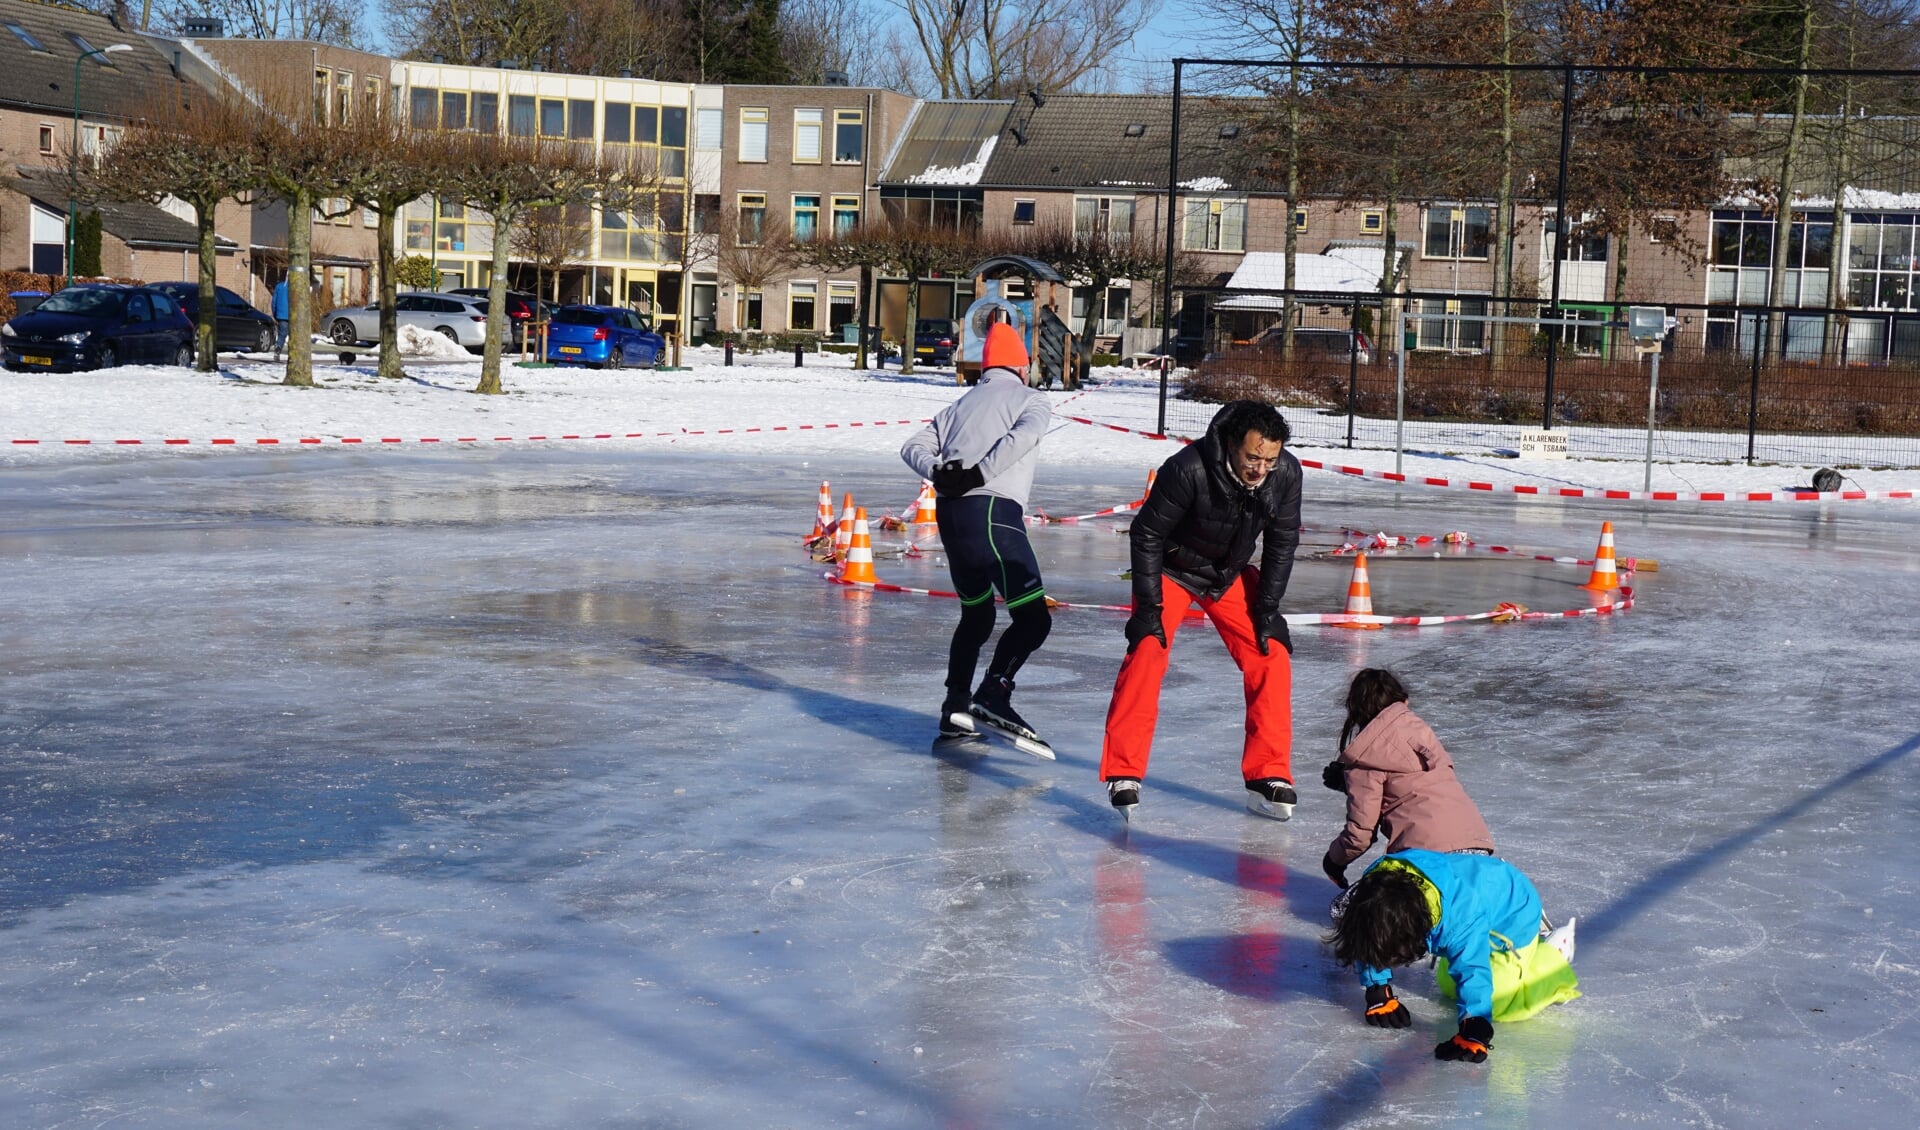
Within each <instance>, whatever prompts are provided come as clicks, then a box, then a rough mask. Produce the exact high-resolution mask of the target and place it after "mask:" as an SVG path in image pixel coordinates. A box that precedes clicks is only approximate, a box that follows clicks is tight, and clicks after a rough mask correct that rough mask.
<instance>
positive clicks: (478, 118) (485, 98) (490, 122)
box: [467, 94, 500, 133]
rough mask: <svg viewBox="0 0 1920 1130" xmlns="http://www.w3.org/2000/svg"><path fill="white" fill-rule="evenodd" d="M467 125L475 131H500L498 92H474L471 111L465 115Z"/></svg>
mask: <svg viewBox="0 0 1920 1130" xmlns="http://www.w3.org/2000/svg"><path fill="white" fill-rule="evenodd" d="M467 125H469V126H471V127H472V128H473V130H474V131H475V132H476V133H499V132H500V96H499V95H498V94H475V95H474V96H473V107H472V112H471V113H470V114H469V115H468V117H467Z"/></svg>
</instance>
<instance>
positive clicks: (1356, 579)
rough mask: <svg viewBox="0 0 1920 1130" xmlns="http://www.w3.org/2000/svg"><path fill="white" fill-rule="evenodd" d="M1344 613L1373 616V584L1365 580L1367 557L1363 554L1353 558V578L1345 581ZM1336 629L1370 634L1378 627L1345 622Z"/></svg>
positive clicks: (1352, 621)
mask: <svg viewBox="0 0 1920 1130" xmlns="http://www.w3.org/2000/svg"><path fill="white" fill-rule="evenodd" d="M1344 611H1345V612H1346V614H1347V615H1348V616H1371V615H1373V582H1371V581H1369V580H1368V579H1367V555H1366V554H1364V553H1360V554H1356V555H1355V556H1354V558H1353V576H1352V577H1350V578H1348V580H1347V607H1346V608H1345V609H1344ZM1337 627H1341V628H1359V629H1361V630H1363V631H1369V632H1371V631H1375V630H1377V629H1378V628H1379V627H1380V625H1378V624H1365V623H1361V622H1359V621H1355V620H1346V621H1342V622H1341V623H1340V624H1338V625H1337Z"/></svg>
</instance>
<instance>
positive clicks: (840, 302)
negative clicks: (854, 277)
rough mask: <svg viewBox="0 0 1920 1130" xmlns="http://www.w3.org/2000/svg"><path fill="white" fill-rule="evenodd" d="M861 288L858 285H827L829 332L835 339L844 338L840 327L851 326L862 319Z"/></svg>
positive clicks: (835, 283) (834, 283)
mask: <svg viewBox="0 0 1920 1130" xmlns="http://www.w3.org/2000/svg"><path fill="white" fill-rule="evenodd" d="M859 310H860V286H859V284H858V283H850V282H830V283H828V284H827V332H828V333H830V334H832V335H833V336H834V337H836V338H837V337H841V336H843V335H842V334H841V332H840V327H842V326H850V325H852V324H853V323H854V322H855V321H856V320H858V319H859V317H860V313H859Z"/></svg>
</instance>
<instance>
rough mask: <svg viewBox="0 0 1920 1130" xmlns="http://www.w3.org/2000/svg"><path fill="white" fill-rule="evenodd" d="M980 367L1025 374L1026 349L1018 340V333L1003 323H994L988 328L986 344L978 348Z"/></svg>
mask: <svg viewBox="0 0 1920 1130" xmlns="http://www.w3.org/2000/svg"><path fill="white" fill-rule="evenodd" d="M980 367H981V368H982V369H1012V370H1013V371H1014V372H1016V373H1024V372H1026V370H1027V347H1026V344H1025V343H1024V342H1022V341H1021V340H1020V331H1019V330H1016V329H1014V328H1013V327H1012V326H1009V325H1008V324H1006V323H1005V322H995V323H994V324H993V325H992V326H989V327H988V328H987V343H986V344H985V345H983V346H981V348H980Z"/></svg>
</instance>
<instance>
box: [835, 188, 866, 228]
mask: <svg viewBox="0 0 1920 1130" xmlns="http://www.w3.org/2000/svg"><path fill="white" fill-rule="evenodd" d="M859 227H860V198H859V197H858V196H836V197H834V198H833V234H834V236H835V237H836V238H838V237H840V236H845V235H851V234H852V233H853V232H855V231H857V230H858V229H859Z"/></svg>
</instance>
